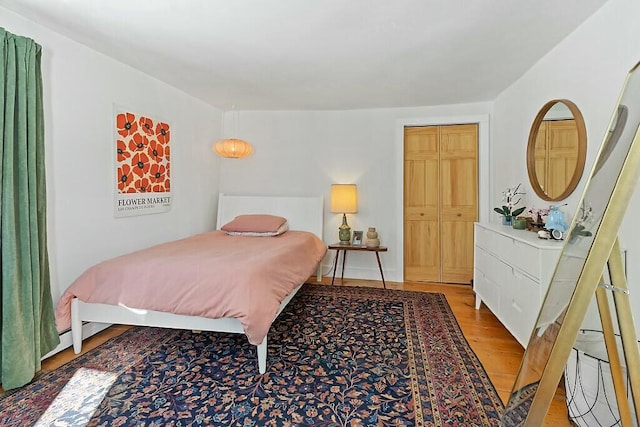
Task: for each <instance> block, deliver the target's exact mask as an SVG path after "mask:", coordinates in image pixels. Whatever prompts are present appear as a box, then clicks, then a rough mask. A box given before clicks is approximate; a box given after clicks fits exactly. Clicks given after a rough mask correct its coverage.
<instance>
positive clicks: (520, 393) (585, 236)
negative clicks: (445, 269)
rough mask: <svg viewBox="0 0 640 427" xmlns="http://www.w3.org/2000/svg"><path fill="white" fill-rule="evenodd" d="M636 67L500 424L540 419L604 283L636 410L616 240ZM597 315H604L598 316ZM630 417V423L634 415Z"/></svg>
mask: <svg viewBox="0 0 640 427" xmlns="http://www.w3.org/2000/svg"><path fill="white" fill-rule="evenodd" d="M639 65H640V63H639V64H637V65H636V66H635V67H634V68H633V69H632V70H631V71H630V72H629V75H628V76H627V79H626V82H625V85H624V87H623V89H622V93H621V95H620V98H619V101H618V105H617V106H616V108H615V110H614V112H613V116H612V119H611V122H610V125H609V129H608V132H607V134H606V136H605V138H604V141H603V143H602V146H601V147H600V150H599V153H598V156H597V158H596V161H595V162H594V166H593V169H592V171H591V174H590V176H589V179H588V181H587V183H586V186H585V189H584V192H583V194H582V199H581V200H580V203H579V206H580V209H578V212H577V213H576V215H575V216H574V218H573V221H572V223H571V226H570V228H569V232H568V233H567V236H566V239H565V242H564V245H563V248H562V253H561V255H560V258H559V261H558V264H557V265H556V268H555V272H554V274H553V277H552V279H551V283H550V285H549V288H548V291H547V294H546V297H545V299H544V302H543V304H542V307H541V309H540V312H539V314H538V318H537V321H536V323H535V326H534V329H533V331H532V333H531V337H530V339H529V343H528V346H527V349H526V351H525V354H524V357H523V359H522V363H521V365H520V370H519V372H518V375H517V377H516V380H515V383H514V386H513V390H512V392H511V395H510V398H509V401H508V403H507V405H506V408H505V412H504V414H503V417H502V426H530V425H531V426H534V425H542V424H543V421H544V417H545V415H546V413H547V410H548V408H549V405H550V403H551V400H552V399H553V396H554V393H555V391H556V388H557V386H558V383H559V381H560V379H561V377H562V373H563V370H564V367H565V364H566V362H567V360H568V358H569V355H570V352H571V349H572V346H573V344H574V342H575V340H576V337H577V335H578V332H579V328H580V327H581V325H582V322H583V320H584V318H585V314H586V312H587V308H588V306H589V304H590V302H591V301H592V299H593V297H594V295H595V296H596V297H597V296H598V292H605V291H604V289H605V288H606V289H607V290H608V291H611V292H612V296H613V298H614V301H615V311H616V312H615V319H616V320H617V322H618V328H619V331H620V334H621V335H622V341H623V349H624V358H625V361H626V366H627V373H626V375H627V378H625V383H624V384H625V385H626V384H630V388H631V391H632V395H633V405H634V406H635V408H636V414H638V413H640V404H639V402H640V357H639V356H638V342H637V337H636V332H635V329H634V323H633V317H632V314H631V309H630V303H629V299H628V290H627V287H626V279H625V276H624V271H623V268H622V267H621V265H622V263H621V256H620V248H619V246H618V240H617V236H618V232H619V229H620V225H621V223H622V220H623V218H624V215H625V212H626V210H627V206H628V202H629V199H630V198H631V195H632V194H633V192H634V190H635V189H636V184H637V181H638V178H639V176H640V132H639V125H640V71H639V70H638V68H639ZM603 278H606V279H608V280H604V279H603ZM606 281H608V282H610V283H605V282H606ZM608 291H607V292H608ZM597 299H598V308H599V313H600V316H601V321H602V324H603V328H605V329H604V330H605V335H607V332H608V331H609V332H610V333H612V331H613V329H612V327H611V326H605V325H611V324H612V320H611V317H612V316H611V314H610V313H609V312H608V311H607V307H601V306H600V302H601V299H600V298H597ZM605 301H606V298H605ZM603 314H605V315H608V316H609V317H610V318H609V319H605V318H603ZM605 341H606V337H605ZM611 347H615V345H614V346H611V345H607V351H608V353H609V356H613V357H614V358H615V357H617V355H616V354H615V350H614V349H613V348H611ZM612 366H613V365H612ZM612 372H613V370H612ZM613 374H614V375H615V372H614V373H613ZM618 374H619V373H618ZM614 380H615V378H614ZM618 391H620V394H619V393H618ZM623 391H624V390H616V396H617V400H618V403H619V404H622V406H624V403H626V404H627V408H626V411H624V412H625V414H624V415H623V414H622V412H623V411H622V410H621V415H622V418H623V419H622V425H632V424H633V421H632V420H631V416H630V415H629V414H630V412H629V408H628V402H627V399H626V394H625V393H624V392H623ZM621 400H625V402H621ZM621 409H622V408H621ZM636 417H637V416H636ZM635 422H636V423H638V419H637V418H636V420H635Z"/></svg>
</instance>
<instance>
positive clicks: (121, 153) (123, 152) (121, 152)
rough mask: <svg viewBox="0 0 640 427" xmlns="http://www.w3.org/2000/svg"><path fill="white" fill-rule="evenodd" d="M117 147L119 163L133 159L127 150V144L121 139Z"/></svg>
mask: <svg viewBox="0 0 640 427" xmlns="http://www.w3.org/2000/svg"><path fill="white" fill-rule="evenodd" d="M117 145H118V148H117V151H118V162H124V161H125V160H127V159H128V158H129V157H131V152H130V151H129V150H128V149H127V144H125V143H124V141H123V140H121V139H119V140H118V143H117Z"/></svg>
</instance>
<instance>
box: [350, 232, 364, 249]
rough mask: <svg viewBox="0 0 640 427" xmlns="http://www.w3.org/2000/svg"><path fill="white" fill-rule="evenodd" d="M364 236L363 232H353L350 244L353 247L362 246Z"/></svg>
mask: <svg viewBox="0 0 640 427" xmlns="http://www.w3.org/2000/svg"><path fill="white" fill-rule="evenodd" d="M363 236H364V232H363V231H354V232H353V239H352V240H351V244H352V245H353V246H362V238H363Z"/></svg>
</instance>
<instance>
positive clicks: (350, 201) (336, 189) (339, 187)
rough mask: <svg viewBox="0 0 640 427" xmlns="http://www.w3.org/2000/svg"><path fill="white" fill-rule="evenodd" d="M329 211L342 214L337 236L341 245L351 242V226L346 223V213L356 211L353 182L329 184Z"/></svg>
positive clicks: (356, 203) (356, 197) (355, 195)
mask: <svg viewBox="0 0 640 427" xmlns="http://www.w3.org/2000/svg"><path fill="white" fill-rule="evenodd" d="M331 212H334V213H341V214H342V225H341V226H340V227H339V228H338V237H339V239H340V244H341V245H348V244H349V243H350V242H351V227H349V224H347V214H348V213H356V212H358V191H357V188H356V185H355V184H333V185H331Z"/></svg>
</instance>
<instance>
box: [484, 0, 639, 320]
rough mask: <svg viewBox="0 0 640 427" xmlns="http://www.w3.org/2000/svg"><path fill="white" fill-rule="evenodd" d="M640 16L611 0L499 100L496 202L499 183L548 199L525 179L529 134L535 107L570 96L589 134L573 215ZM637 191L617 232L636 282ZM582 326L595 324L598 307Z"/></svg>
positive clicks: (630, 4) (631, 57)
mask: <svg viewBox="0 0 640 427" xmlns="http://www.w3.org/2000/svg"><path fill="white" fill-rule="evenodd" d="M639 18H640V3H639V2H637V1H635V0H610V1H609V2H608V3H606V4H605V5H604V6H603V7H602V8H601V9H600V10H599V11H598V12H596V13H595V14H594V15H593V16H592V17H591V18H590V19H588V20H587V21H586V22H585V23H584V24H583V25H582V26H580V27H579V28H578V29H577V30H576V31H575V32H573V33H572V34H571V35H569V36H568V37H567V38H566V39H565V40H564V41H563V42H562V43H560V44H559V45H558V46H556V48H555V49H554V50H552V51H551V52H550V53H549V54H547V55H546V56H545V57H544V58H543V59H541V60H540V61H539V62H538V63H537V64H536V65H535V66H534V67H532V68H531V69H530V70H529V71H528V72H527V73H526V74H525V75H524V76H523V77H522V78H521V79H519V80H518V81H517V82H516V83H515V84H514V85H512V86H511V87H510V88H509V89H507V90H505V91H504V92H503V93H502V94H501V95H500V96H499V97H498V98H497V99H496V101H495V114H494V116H493V120H492V131H493V132H492V141H491V142H492V152H493V153H494V157H493V159H492V160H493V161H494V164H501V165H504V167H499V168H496V169H495V173H494V176H493V181H492V182H493V191H492V193H493V196H494V198H493V205H494V206H497V205H498V203H499V201H500V191H501V190H503V189H504V188H506V187H508V186H511V185H514V184H517V183H519V182H522V183H523V184H526V190H525V191H526V192H527V195H526V198H525V200H526V205H527V206H536V207H544V206H547V205H548V202H544V201H542V200H540V199H538V198H537V196H536V195H535V193H534V192H533V190H532V189H531V186H530V185H529V182H528V178H527V170H526V164H525V152H526V144H527V137H528V134H529V130H530V126H531V123H532V122H533V119H534V117H535V115H536V113H537V111H538V110H539V109H540V108H541V107H542V106H543V105H544V104H545V103H546V102H547V101H549V100H551V99H557V98H566V99H569V100H572V101H573V102H575V103H576V105H577V106H578V108H580V110H581V111H582V114H583V116H584V119H585V123H586V127H587V139H588V141H587V144H588V153H587V164H586V168H585V173H584V174H583V179H582V180H581V181H580V184H579V186H578V188H577V189H576V191H575V192H574V193H573V195H572V196H570V197H569V198H568V199H567V200H565V201H564V202H567V203H568V204H569V205H568V206H567V207H565V208H563V210H564V211H565V212H566V213H567V220H568V221H569V220H571V218H572V216H573V214H574V213H575V210H576V206H577V204H578V202H579V199H580V197H581V195H582V192H583V190H584V186H585V181H586V179H587V177H588V175H589V173H590V171H591V168H592V166H593V162H594V160H595V156H596V154H597V152H598V150H599V148H600V145H601V143H602V141H603V138H604V135H605V132H606V130H607V128H608V125H609V122H610V120H611V116H612V113H613V110H614V107H615V106H616V104H617V101H618V97H619V95H620V92H621V89H622V85H623V83H624V81H625V79H626V76H627V74H628V71H629V70H630V69H631V68H632V67H633V66H634V65H635V64H636V63H637V62H638V61H640V26H638V24H637V23H638V19H639ZM512 159H516V160H515V161H514V160H512ZM639 193H640V190H638V191H636V193H635V195H634V196H633V198H632V201H631V208H630V209H629V211H628V213H627V216H626V220H625V222H624V224H623V226H622V230H621V233H620V241H621V245H622V246H623V248H624V249H626V250H627V251H628V252H627V259H628V266H627V267H628V280H629V283H630V286H631V287H632V288H636V287H637V284H638V283H639V281H640V262H639V261H640V228H638V227H637V224H635V222H636V221H635V217H637V208H639V207H640V196H639ZM634 291H635V292H634ZM631 298H632V303H633V304H634V313H635V315H634V317H635V318H636V323H637V324H638V319H639V318H640V295H638V291H637V289H633V290H632V296H631ZM585 326H589V327H594V328H596V327H598V321H597V318H595V317H594V311H593V310H592V312H591V313H590V315H589V320H588V321H587V323H586V324H585Z"/></svg>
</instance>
